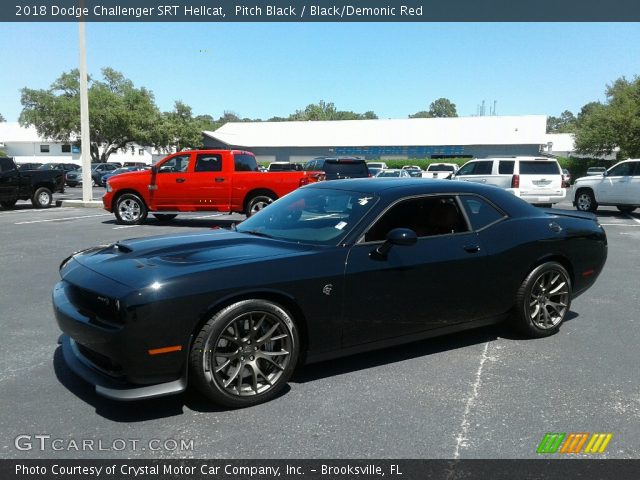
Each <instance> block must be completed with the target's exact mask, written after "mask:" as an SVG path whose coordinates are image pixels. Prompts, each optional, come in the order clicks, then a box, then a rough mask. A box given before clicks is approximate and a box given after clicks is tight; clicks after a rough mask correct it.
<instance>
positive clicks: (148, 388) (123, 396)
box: [61, 335, 187, 401]
mask: <svg viewBox="0 0 640 480" xmlns="http://www.w3.org/2000/svg"><path fill="white" fill-rule="evenodd" d="M61 344H62V354H63V356H64V360H65V362H66V363H67V366H68V367H69V368H70V369H71V370H72V371H73V372H74V373H75V374H76V375H78V376H79V377H80V378H82V379H83V380H85V381H87V382H89V383H90V384H92V385H94V386H95V388H96V393H98V394H99V395H102V396H103V397H107V398H110V399H112V400H120V401H132V400H144V399H148V398H156V397H164V396H166V395H174V394H177V393H180V392H183V391H184V390H186V388H187V371H186V369H185V372H184V375H183V376H182V377H181V378H179V379H177V380H174V381H172V382H166V383H159V384H156V385H145V386H139V385H134V384H131V383H127V382H126V381H124V380H123V379H121V378H118V377H113V376H110V375H108V374H106V373H104V372H103V371H102V369H100V368H99V367H97V366H96V365H95V364H93V363H92V362H91V361H90V360H89V359H88V358H87V357H85V356H84V355H82V353H81V352H80V349H79V348H78V345H77V344H76V342H74V341H73V339H71V338H70V337H69V336H68V335H62V337H61Z"/></svg>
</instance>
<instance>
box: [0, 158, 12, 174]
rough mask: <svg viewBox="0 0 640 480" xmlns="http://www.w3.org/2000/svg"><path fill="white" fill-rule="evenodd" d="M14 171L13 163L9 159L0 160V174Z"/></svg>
mask: <svg viewBox="0 0 640 480" xmlns="http://www.w3.org/2000/svg"><path fill="white" fill-rule="evenodd" d="M14 169H15V167H14V166H13V161H12V160H11V159H10V158H0V172H10V171H11V170H14Z"/></svg>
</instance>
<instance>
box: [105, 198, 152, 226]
mask: <svg viewBox="0 0 640 480" xmlns="http://www.w3.org/2000/svg"><path fill="white" fill-rule="evenodd" d="M113 213H114V214H115V215H116V218H117V219H118V223H121V224H123V225H141V224H142V223H144V221H145V219H146V218H147V213H148V212H147V206H146V205H145V204H144V202H143V201H142V199H141V198H140V197H138V196H137V195H134V194H133V193H125V194H123V195H120V196H119V197H118V198H117V200H116V204H115V208H114V209H113Z"/></svg>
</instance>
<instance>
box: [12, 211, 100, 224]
mask: <svg viewBox="0 0 640 480" xmlns="http://www.w3.org/2000/svg"><path fill="white" fill-rule="evenodd" d="M110 216H111V214H109V213H105V214H101V215H82V216H80V217H63V218H48V219H46V220H30V221H28V222H16V223H15V224H14V225H27V224H30V223H45V222H63V221H65V220H78V219H80V218H92V217H110Z"/></svg>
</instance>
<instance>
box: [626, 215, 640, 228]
mask: <svg viewBox="0 0 640 480" xmlns="http://www.w3.org/2000/svg"><path fill="white" fill-rule="evenodd" d="M627 217H629V218H630V219H631V220H633V221H634V222H637V223H640V219H637V218H636V217H634V216H633V215H629V214H627ZM634 226H635V225H634Z"/></svg>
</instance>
